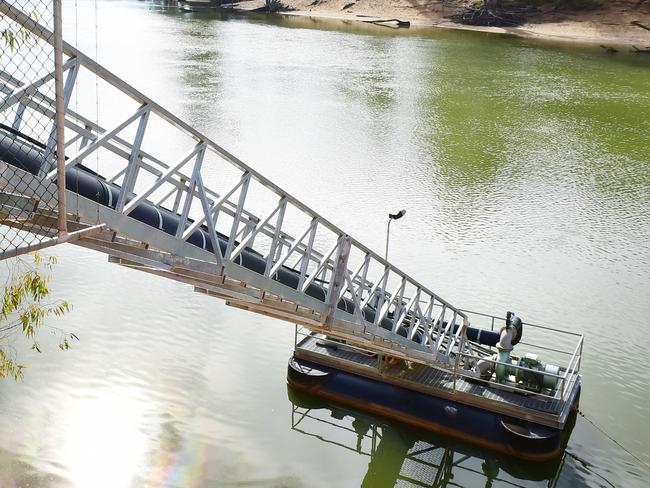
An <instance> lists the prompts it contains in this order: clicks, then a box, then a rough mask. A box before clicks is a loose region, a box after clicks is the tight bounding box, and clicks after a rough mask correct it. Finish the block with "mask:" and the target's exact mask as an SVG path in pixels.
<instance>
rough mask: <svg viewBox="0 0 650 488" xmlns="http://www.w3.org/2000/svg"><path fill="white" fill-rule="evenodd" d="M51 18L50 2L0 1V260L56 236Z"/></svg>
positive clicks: (46, 0)
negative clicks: (20, 19)
mask: <svg viewBox="0 0 650 488" xmlns="http://www.w3.org/2000/svg"><path fill="white" fill-rule="evenodd" d="M19 11H20V12H22V14H24V15H25V16H27V17H28V20H30V19H31V20H33V21H34V22H35V23H37V24H38V25H40V26H43V27H45V28H46V29H47V30H48V31H49V32H46V33H45V35H43V32H45V31H40V32H39V34H40V35H37V33H36V30H35V24H34V25H31V26H25V25H23V24H24V23H25V22H21V23H19V22H17V21H16V16H17V14H18V13H19ZM53 19H54V4H53V1H52V0H8V1H4V0H0V33H1V34H2V39H0V91H2V95H1V97H2V101H1V102H0V259H1V258H2V257H6V256H7V255H11V254H15V253H16V252H17V251H19V250H21V249H23V248H26V247H27V246H31V247H33V246H38V245H39V244H41V243H43V242H44V241H45V240H47V239H49V238H50V237H51V236H53V235H55V234H56V232H57V222H56V209H57V201H58V200H57V186H56V182H55V178H54V177H52V176H51V175H49V173H50V171H52V170H54V169H55V168H56V134H55V125H54V118H55V85H54V48H53V43H54V39H53V35H52V34H51V32H53V27H54V22H53ZM23 20H24V18H23Z"/></svg>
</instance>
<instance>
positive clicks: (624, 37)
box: [229, 0, 650, 48]
mask: <svg viewBox="0 0 650 488" xmlns="http://www.w3.org/2000/svg"><path fill="white" fill-rule="evenodd" d="M282 3H283V4H284V5H286V6H287V7H288V8H289V9H290V10H289V11H288V12H285V13H286V14H289V15H308V16H309V15H310V16H318V17H325V18H334V19H344V20H357V21H364V20H366V21H367V20H369V19H391V18H397V19H400V20H408V21H410V22H411V23H412V24H413V25H422V26H435V27H442V28H452V29H471V30H481V31H489V32H497V33H508V34H514V35H518V36H522V37H535V38H543V39H551V40H553V39H554V40H562V41H577V42H587V43H598V44H605V45H607V46H616V47H630V46H638V47H642V48H645V47H647V46H650V31H649V30H645V29H642V28H640V27H638V26H635V25H632V23H631V22H633V21H639V22H641V23H642V24H644V25H646V26H649V27H650V0H611V1H608V0H604V1H603V2H602V6H600V7H598V8H596V9H594V10H568V9H559V10H558V9H552V8H546V9H543V10H541V11H540V12H538V13H537V14H535V15H533V16H531V17H529V19H528V22H527V23H526V24H524V25H523V26H521V27H510V28H500V27H472V26H466V25H461V24H457V23H454V22H451V21H450V20H449V19H448V17H449V16H450V15H451V14H453V13H455V12H457V11H458V9H459V8H462V6H463V5H466V4H467V3H469V2H468V1H467V0H282ZM263 5H264V0H242V1H240V2H238V3H233V4H230V5H229V7H230V8H233V9H235V10H245V11H249V10H255V9H258V8H261V7H263Z"/></svg>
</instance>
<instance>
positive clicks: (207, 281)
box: [0, 1, 582, 401]
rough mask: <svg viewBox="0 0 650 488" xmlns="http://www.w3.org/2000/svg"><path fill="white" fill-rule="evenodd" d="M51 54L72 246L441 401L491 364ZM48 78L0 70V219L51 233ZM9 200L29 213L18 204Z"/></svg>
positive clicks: (256, 182)
mask: <svg viewBox="0 0 650 488" xmlns="http://www.w3.org/2000/svg"><path fill="white" fill-rule="evenodd" d="M0 14H1V15H2V16H5V17H6V18H9V19H11V20H12V21H14V22H16V23H17V24H19V25H20V26H22V27H23V28H24V29H26V30H28V31H29V32H31V33H33V35H34V36H35V37H38V38H39V39H40V41H39V42H46V43H47V42H50V41H49V39H52V34H51V32H49V31H48V30H47V29H45V28H44V27H43V26H41V25H39V24H38V23H36V22H35V21H34V20H32V19H31V18H30V17H29V16H28V15H26V14H24V13H23V12H21V11H19V10H17V9H16V8H14V7H12V6H10V5H9V4H8V3H7V2H4V1H0ZM63 50H64V54H65V59H64V64H63V70H64V74H65V85H64V106H65V107H66V111H65V148H66V154H65V156H66V161H65V169H66V188H67V190H66V206H67V215H66V218H67V222H68V228H69V229H71V230H73V231H76V232H82V233H83V232H87V233H86V234H77V235H76V237H83V238H82V239H79V240H76V241H75V242H74V243H75V244H77V245H80V246H83V247H86V248H89V249H93V250H96V251H100V252H103V253H106V254H108V256H109V260H110V261H111V262H114V263H117V264H120V265H122V266H126V267H128V268H132V269H136V270H140V271H143V272H147V273H151V274H154V275H157V276H161V277H165V278H170V279H173V280H176V281H180V282H182V283H186V284H189V285H192V286H193V287H194V290H195V291H197V292H201V293H205V294H207V295H210V296H213V297H217V298H221V299H223V300H225V301H226V303H227V304H228V305H231V306H234V307H238V308H240V309H243V310H248V311H252V312H256V313H260V314H264V315H267V316H270V317H275V318H278V319H281V320H284V321H287V322H290V323H292V324H299V325H301V326H304V327H307V328H308V329H310V330H311V331H316V332H319V333H322V334H324V335H326V336H327V337H330V338H336V339H339V340H343V341H345V342H346V343H347V344H350V345H355V346H358V347H359V348H362V349H363V350H365V351H370V352H372V353H374V354H380V355H389V356H393V357H397V358H401V359H404V360H408V361H411V362H414V363H420V364H423V365H427V366H430V367H432V368H437V369H438V370H442V371H447V372H451V373H453V390H454V392H455V390H456V384H457V379H458V380H459V384H462V379H460V378H459V375H460V376H462V375H470V376H471V371H470V369H471V367H472V365H474V364H476V360H478V359H480V358H484V357H486V356H489V355H491V354H492V352H493V351H492V350H490V349H489V348H482V347H481V346H480V345H478V344H476V341H474V342H472V341H470V340H468V337H467V334H468V331H470V332H472V329H469V319H468V312H465V311H463V310H461V309H459V308H457V307H455V306H453V305H452V304H450V303H449V302H447V301H446V300H444V299H443V298H441V297H440V296H439V295H437V294H435V293H434V292H433V291H431V290H430V289H429V288H427V287H425V286H423V285H422V284H421V283H419V282H418V281H417V280H415V279H414V278H412V277H411V276H409V275H407V274H406V273H404V272H403V271H401V270H400V269H399V268H397V267H396V266H394V265H393V264H392V263H390V262H387V261H386V260H384V259H383V258H382V257H381V256H379V255H377V254H376V253H375V252H373V251H372V250H370V249H369V248H368V247H366V246H364V245H363V244H361V243H360V242H358V241H357V240H356V239H354V238H352V237H351V236H350V235H348V234H347V233H346V232H344V231H343V230H341V229H340V228H338V227H337V226H335V225H334V224H332V223H331V222H329V221H328V220H327V219H325V218H324V217H322V216H321V215H319V214H318V213H317V212H315V211H314V210H312V209H311V208H310V207H308V206H307V205H306V204H305V203H303V202H302V201H300V200H298V199H296V198H294V197H293V196H291V195H290V194H288V193H287V192H285V191H284V190H282V189H281V188H280V187H279V186H277V185H276V184H274V183H272V182H271V181H269V180H268V179H266V178H265V177H264V176H262V175H260V174H259V173H258V172H256V171H255V170H254V169H252V168H251V167H250V166H248V165H246V164H245V163H243V162H242V161H240V160H239V159H237V158H236V157H235V156H233V155H232V154H230V153H228V152H227V151H226V150H224V149H223V148H222V147H220V146H219V145H218V144H216V143H215V142H213V141H212V140H211V139H210V138H208V137H207V136H205V135H204V134H201V133H200V132H198V131H197V130H195V129H193V128H192V127H191V126H189V125H188V124H187V123H185V122H183V121H182V120H181V119H179V118H178V117H176V116H175V115H173V114H172V113H170V112H169V111H167V110H166V109H165V108H163V107H161V106H160V105H158V104H157V103H156V102H154V101H153V100H151V99H150V98H148V97H147V96H145V95H144V94H142V93H141V92H139V91H137V90H136V89H135V88H133V87H131V86H129V85H128V84H127V83H126V82H125V81H123V80H122V79H120V78H119V77H117V76H115V75H114V74H112V73H111V72H110V71H108V70H107V69H106V68H104V67H102V66H100V65H99V64H97V63H96V62H95V61H93V60H92V59H90V58H89V57H87V56H86V55H84V54H83V53H81V52H79V51H77V50H76V49H75V48H73V47H72V46H70V45H69V44H65V43H64V49H63ZM2 66H3V65H2V63H1V62H0V67H2ZM53 77H54V74H53V73H42V74H41V75H40V77H39V78H38V79H29V80H22V79H17V78H15V77H14V76H12V75H10V74H8V73H6V72H5V71H2V70H0V91H2V93H3V94H4V98H3V99H2V100H1V101H0V123H2V125H3V127H4V129H2V131H1V132H0V135H1V136H2V138H1V140H0V143H7V141H9V143H10V144H14V143H15V144H16V145H18V146H20V148H22V149H21V150H22V151H23V153H24V154H26V155H32V156H29V157H27V156H25V157H26V158H27V159H26V161H27V163H25V162H24V161H23V163H20V164H18V163H16V162H15V161H12V160H11V158H10V157H9V156H8V154H9V152H11V151H9V152H7V151H5V152H4V156H3V158H2V159H1V160H0V171H1V174H2V176H3V179H4V180H6V181H8V182H9V186H10V191H8V190H7V189H6V188H5V189H4V193H2V194H0V224H2V225H8V226H14V227H19V228H20V229H27V230H31V231H32V232H34V233H40V234H46V235H51V236H56V235H57V218H58V215H57V211H56V209H57V205H56V201H54V199H55V198H56V197H55V196H56V194H57V192H56V186H57V183H56V181H55V178H56V170H55V167H56V158H55V149H54V148H55V137H54V134H55V129H56V127H55V123H54V120H55V112H54V108H53V107H54V100H52V99H51V98H49V97H48V96H47V95H45V94H44V93H43V91H42V90H40V88H41V87H43V86H45V85H46V84H48V83H51V82H52V80H53ZM93 90H94V91H95V97H97V93H99V92H101V93H102V96H103V98H107V99H109V100H111V103H112V105H113V107H120V108H123V110H124V113H123V114H122V115H121V117H120V118H119V119H114V118H113V119H111V118H110V117H111V116H112V115H114V111H111V114H100V113H99V112H98V110H96V106H95V104H94V102H95V100H96V98H93V97H92V96H90V97H89V96H88V95H87V94H88V92H89V91H90V92H91V93H92V92H93ZM71 107H74V109H73V108H71ZM100 115H102V116H103V117H102V119H101V120H100ZM35 121H36V123H37V124H38V125H39V126H40V127H44V126H45V127H50V128H51V132H50V134H51V136H50V137H49V139H48V140H47V141H41V143H39V141H31V142H25V141H26V139H25V136H27V138H28V139H29V137H30V134H29V127H30V126H33V125H34V123H35ZM8 128H9V129H8ZM21 137H22V139H21ZM2 141H4V142H2ZM27 146H28V147H27ZM26 147H27V148H26ZM34 154H36V155H37V156H33V155H34ZM29 158H32V159H29ZM28 163H29V164H28ZM32 163H33V164H32ZM30 164H31V166H30ZM45 195H50V196H49V197H45ZM17 199H23V200H28V201H31V202H33V205H32V206H31V207H30V210H29V211H28V212H26V211H25V210H24V209H22V210H17V207H16V206H15V205H12V202H13V201H15V200H17ZM99 226H101V227H99ZM88 229H92V230H93V232H94V233H93V234H92V235H90V233H89V232H88ZM473 318H474V316H473ZM478 318H481V317H478ZM489 318H490V320H491V324H489V326H488V327H489V328H491V331H490V330H489V328H488V330H484V331H482V332H483V333H485V334H494V332H493V331H494V330H495V326H496V330H499V328H500V327H501V326H502V324H503V321H504V319H502V318H501V319H500V318H496V317H492V316H490V317H489ZM549 330H551V329H546V331H549ZM474 332H476V331H474ZM555 332H561V331H555ZM572 335H574V336H578V337H579V341H578V343H577V345H576V346H575V348H573V349H572V351H573V354H572V355H571V351H568V352H566V354H568V355H571V359H570V361H569V362H568V363H567V364H566V366H565V367H564V368H563V369H562V370H561V371H562V372H561V374H559V375H557V378H558V380H559V384H560V386H559V387H558V389H557V391H554V392H552V393H549V395H547V396H548V398H550V399H551V400H557V399H559V400H560V401H564V400H565V399H567V398H568V397H570V396H571V394H573V393H572V390H573V386H572V385H574V384H575V383H576V379H577V378H578V371H579V367H580V359H581V356H582V336H579V335H578V334H572ZM479 337H480V333H479ZM548 350H553V349H548ZM556 352H564V351H556ZM552 376H553V375H552ZM491 384H492V382H491ZM495 386H498V387H500V388H501V389H502V390H503V389H504V388H505V389H506V390H507V388H506V387H504V386H503V385H501V386H500V385H495ZM512 389H514V390H516V389H517V388H511V390H512ZM542 396H543V395H542Z"/></svg>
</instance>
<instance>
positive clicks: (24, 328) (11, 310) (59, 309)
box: [0, 253, 79, 380]
mask: <svg viewBox="0 0 650 488" xmlns="http://www.w3.org/2000/svg"><path fill="white" fill-rule="evenodd" d="M33 257H34V264H33V265H32V266H30V267H28V269H27V270H26V271H25V269H24V268H25V263H24V262H22V261H21V260H16V261H14V263H15V265H14V268H13V269H12V270H10V273H9V278H8V280H7V282H6V283H5V286H4V292H3V293H2V303H1V305H2V308H1V309H0V378H6V377H7V376H12V377H13V378H14V379H15V380H19V379H22V377H23V369H24V368H25V366H24V365H23V364H19V363H18V362H17V357H16V356H17V353H16V350H15V348H14V347H13V346H12V345H11V344H12V340H11V339H15V336H16V335H20V336H23V337H24V338H26V339H27V340H28V341H30V342H31V348H32V349H33V350H35V351H37V352H39V353H40V352H41V346H40V344H39V343H38V341H37V337H38V332H39V329H42V328H43V327H44V326H45V319H46V318H47V317H50V316H61V315H64V314H65V313H67V312H69V311H70V310H71V309H72V307H71V305H70V304H69V303H68V302H67V301H63V300H59V301H54V302H47V301H46V300H47V298H48V297H49V295H50V289H49V288H48V283H49V282H50V280H51V274H50V272H51V271H52V267H53V266H54V265H55V264H56V258H55V257H53V256H52V257H50V258H48V259H47V260H45V261H44V260H43V259H42V258H41V256H40V255H39V254H38V253H34V254H33ZM47 328H48V329H50V330H51V331H52V332H54V333H55V334H57V335H58V339H59V349H61V350H63V351H65V350H67V349H69V348H70V341H72V340H79V338H78V337H77V336H76V335H75V334H72V333H65V332H63V331H61V330H59V329H56V328H54V327H51V326H48V327H47Z"/></svg>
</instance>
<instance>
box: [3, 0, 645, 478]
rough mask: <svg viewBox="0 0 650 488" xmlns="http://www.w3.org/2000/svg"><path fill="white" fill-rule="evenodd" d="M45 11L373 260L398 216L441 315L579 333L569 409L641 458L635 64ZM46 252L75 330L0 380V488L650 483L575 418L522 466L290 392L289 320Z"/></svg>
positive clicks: (639, 91) (384, 35)
mask: <svg viewBox="0 0 650 488" xmlns="http://www.w3.org/2000/svg"><path fill="white" fill-rule="evenodd" d="M64 3H65V8H66V18H65V28H66V38H67V40H68V41H70V42H71V43H73V44H76V45H78V46H79V48H80V49H81V50H83V51H85V52H87V53H88V54H89V55H91V56H93V57H95V56H97V57H98V60H99V62H100V63H102V64H104V65H105V66H107V67H108V68H109V69H111V70H112V71H113V72H115V73H116V74H118V75H119V76H121V77H123V78H124V79H125V80H126V81H128V82H129V83H130V84H132V85H133V86H135V87H137V88H138V89H140V90H141V91H143V92H144V93H146V94H147V95H149V96H150V97H152V98H153V99H154V100H157V101H158V102H160V103H161V104H162V105H163V106H165V107H166V108H168V109H170V110H171V111H172V112H174V113H176V114H177V115H179V116H180V117H181V118H182V119H184V120H186V121H187V122H189V123H190V124H191V125H193V126H195V127H196V128H197V129H199V130H201V131H202V132H204V133H205V134H207V135H208V136H210V137H211V138H212V139H213V140H215V141H217V142H218V143H220V144H221V145H222V146H224V147H225V148H226V149H228V150H229V151H230V152H232V153H234V154H236V155H238V157H240V158H241V159H242V160H244V161H246V162H247V163H248V164H250V165H251V166H253V167H254V168H255V169H257V170H258V171H260V172H261V173H262V174H264V175H265V176H267V177H269V178H270V179H271V180H273V181H276V182H277V183H278V184H280V186H282V187H283V188H285V189H286V190H288V191H289V192H290V193H292V194H293V195H295V196H297V197H298V198H300V199H302V200H304V201H305V202H306V203H307V204H308V205H310V206H311V207H313V208H314V209H316V210H317V211H319V212H320V213H321V214H322V215H324V216H325V217H327V218H328V219H330V220H331V221H333V222H334V223H336V224H337V225H338V226H340V227H341V228H343V229H345V230H346V231H348V232H349V233H350V234H352V235H353V236H355V237H356V238H357V239H359V240H360V241H361V242H364V243H366V244H367V245H369V246H370V247H371V248H373V249H375V250H378V251H381V250H382V249H383V244H384V237H385V218H386V213H387V212H389V211H394V210H396V209H399V208H402V207H403V208H406V209H407V215H406V217H405V218H404V219H402V220H400V221H399V222H396V223H395V224H394V225H393V228H392V233H391V260H392V261H393V262H395V263H396V264H397V265H398V266H400V267H401V268H402V269H404V270H405V271H407V272H409V273H411V274H412V275H413V276H414V277H415V278H416V279H418V280H419V281H421V282H422V283H424V284H426V285H427V286H429V287H430V288H431V289H432V290H434V291H436V292H438V293H440V294H441V295H442V296H444V297H445V298H447V299H448V300H450V301H451V302H452V303H454V304H456V305H459V306H461V307H463V308H467V309H473V310H482V311H487V312H493V313H497V314H503V313H504V312H505V311H506V310H509V309H513V310H516V311H517V312H518V314H519V315H521V316H522V317H523V318H524V319H525V320H529V321H531V322H539V323H545V324H549V325H553V326H555V327H558V328H564V329H567V330H571V331H576V332H582V333H584V334H585V349H584V351H585V353H584V358H583V361H582V374H583V391H582V397H581V409H582V410H583V411H584V413H585V415H586V416H587V417H588V418H590V419H592V420H593V421H594V422H595V423H596V424H598V425H599V426H601V427H602V428H603V429H604V430H605V431H607V432H608V433H610V434H611V435H612V436H613V437H615V438H616V439H617V440H619V441H620V442H621V443H622V444H624V445H625V446H626V447H627V448H628V449H630V450H631V451H632V452H634V453H635V455H636V456H638V457H639V458H641V459H642V460H643V461H644V462H646V463H650V423H649V422H648V420H647V419H648V416H649V415H650V388H648V383H649V380H648V376H649V372H648V363H649V362H650V352H649V350H650V339H649V337H650V327H649V326H648V322H649V321H650V154H649V148H650V145H649V138H650V56H647V57H645V58H644V57H642V56H634V55H627V54H624V53H620V54H618V55H616V56H609V55H607V54H606V53H604V52H603V50H602V49H600V48H598V47H590V46H580V45H567V44H550V43H543V42H539V41H535V42H534V41H529V40H522V39H515V38H508V37H499V36H490V35H486V34H477V33H464V32H453V31H442V30H440V31H439V30H425V29H410V30H408V31H405V30H400V31H394V30H391V29H388V28H382V27H375V26H364V25H359V24H352V23H344V22H331V21H330V22H325V21H319V20H314V19H307V18H282V17H270V18H268V17H264V16H260V17H252V16H220V15H219V14H206V13H181V12H180V11H178V10H177V9H176V8H173V7H171V8H167V7H165V6H162V5H157V4H156V3H153V2H139V1H131V0H128V1H127V0H125V1H105V0H98V2H97V4H95V2H82V1H80V2H78V4H77V2H64ZM95 5H96V9H95ZM95 26H97V27H95ZM95 39H96V40H97V42H96V43H95ZM649 39H650V37H649ZM649 44H650V42H649ZM74 103H75V101H74V100H73V102H72V104H73V106H74ZM98 106H99V110H100V111H116V114H117V113H118V109H119V108H118V107H115V106H113V105H111V104H110V103H103V102H102V99H101V97H100V98H99V99H98ZM51 253H54V254H56V255H57V256H58V258H59V264H58V265H57V267H56V270H55V276H54V283H53V286H54V288H55V293H56V295H57V297H62V298H66V299H68V300H70V301H71V302H72V303H73V304H74V307H75V308H74V311H73V313H71V314H69V315H67V316H66V317H64V318H63V319H60V320H58V321H54V322H52V323H53V325H56V326H59V327H61V328H64V329H66V330H69V331H72V332H75V333H76V334H77V335H78V336H79V337H80V339H81V340H80V342H79V343H77V344H75V345H74V347H73V349H72V350H71V351H68V352H66V353H62V352H59V351H58V350H57V351H55V347H54V344H49V345H48V347H46V348H45V349H46V352H44V353H43V354H40V355H39V354H36V353H31V352H29V351H28V352H25V353H24V356H23V361H24V362H26V363H27V364H28V366H29V368H28V369H27V370H26V378H25V380H24V381H23V382H21V383H13V382H11V381H4V382H2V383H1V384H0V412H1V413H0V486H1V487H10V488H13V487H24V488H26V487H42V488H44V487H53V488H54V487H56V488H59V487H66V488H67V487H75V488H77V487H79V488H100V487H101V488H103V487H107V488H122V487H183V488H184V487H222V486H273V487H285V486H286V487H359V486H363V487H392V486H400V487H401V486H463V487H475V486H476V487H479V486H480V487H482V486H494V487H496V486H504V487H505V486H534V487H537V486H539V487H541V486H572V487H573V486H622V487H635V486H638V487H643V486H648V484H649V483H650V477H649V476H650V475H648V471H647V468H645V467H644V466H642V465H641V464H640V463H639V462H638V461H637V460H635V459H634V458H632V457H631V456H629V455H628V454H626V453H625V452H624V451H622V450H621V449H619V448H618V447H617V446H616V445H615V444H613V443H612V442H611V441H609V440H608V439H607V438H605V437H604V436H603V435H602V434H601V433H600V432H598V431H597V430H596V429H595V428H594V427H593V426H592V425H591V424H590V423H588V422H587V421H586V420H585V419H583V418H581V417H579V418H578V420H577V423H576V425H575V428H574V430H573V433H572V436H571V439H570V441H569V443H568V446H567V450H566V452H565V454H564V456H563V458H562V459H561V460H559V461H558V462H555V463H550V464H543V465H529V464H527V463H522V462H519V461H513V460H509V459H505V458H502V457H500V456H496V455H494V454H493V453H490V452H486V451H482V450H480V449H477V448H473V447H471V446H468V445H464V444H459V443H456V442H452V441H450V440H448V439H445V438H439V437H436V436H432V435H430V434H427V433H425V432H422V431H418V430H414V429H410V428H407V427H404V426H402V425H399V424H395V423H391V422H388V421H386V420H384V419H382V418H378V417H372V416H368V415H363V414H360V413H358V412H354V411H350V410H346V409H344V408H342V407H340V406H336V405H328V404H326V403H324V402H319V401H317V400H314V399H312V398H308V397H304V396H300V395H295V394H293V393H291V392H290V391H288V389H287V386H286V365H287V359H288V357H289V356H290V354H291V350H292V346H293V327H292V326H291V325H289V324H287V323H284V322H280V321H276V320H273V319H270V318H265V317H261V316H258V315H254V314H248V313H246V312H243V311H239V310H237V309H232V308H229V307H227V306H226V305H225V304H224V303H223V302H221V301H218V300H215V299H212V298H208V297H205V296H202V295H199V294H196V293H193V292H192V290H191V288H190V287H188V286H185V285H182V284H179V283H175V282H170V281H167V280H163V279H159V278H156V277H154V276H149V275H146V274H143V273H138V272H136V271H131V270H127V269H123V268H120V267H118V266H115V265H113V264H108V263H107V262H106V257H105V256H104V255H102V254H98V253H93V252H91V251H88V250H84V249H81V248H77V247H73V246H70V245H66V246H62V247H59V248H55V249H54V250H52V251H51ZM43 342H44V344H45V343H47V342H48V339H47V338H45V339H44V341H43ZM50 342H51V341H50ZM46 345H47V344H46ZM305 413H307V415H304V414H305ZM415 479H417V480H419V481H420V482H423V483H425V484H424V485H417V484H413V483H414V480H415ZM409 480H410V481H409ZM409 483H411V484H409Z"/></svg>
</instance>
